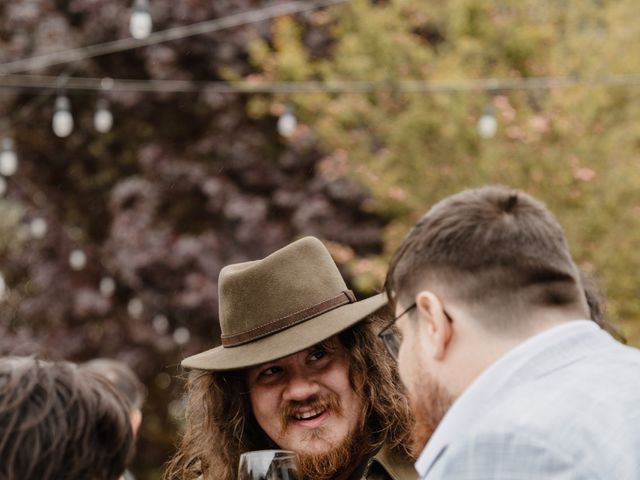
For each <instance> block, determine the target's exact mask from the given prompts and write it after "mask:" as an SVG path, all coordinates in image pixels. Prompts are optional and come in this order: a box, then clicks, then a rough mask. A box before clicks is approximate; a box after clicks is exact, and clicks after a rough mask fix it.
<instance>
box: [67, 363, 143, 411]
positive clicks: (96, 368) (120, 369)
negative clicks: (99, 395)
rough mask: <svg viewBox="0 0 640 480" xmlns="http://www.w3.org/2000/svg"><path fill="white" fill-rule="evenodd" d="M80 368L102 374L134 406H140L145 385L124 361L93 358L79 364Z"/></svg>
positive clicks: (138, 407)
mask: <svg viewBox="0 0 640 480" xmlns="http://www.w3.org/2000/svg"><path fill="white" fill-rule="evenodd" d="M79 367H80V368H81V369H82V370H86V371H88V372H93V373H95V374H98V375H102V376H103V377H105V378H106V379H107V380H109V381H110V382H111V383H112V384H113V385H114V386H115V387H116V389H117V390H118V391H119V392H121V393H122V394H124V396H125V397H127V400H129V403H131V405H132V406H133V407H134V408H137V409H140V408H142V404H143V403H144V400H145V397H146V387H145V386H144V384H143V383H142V382H140V380H139V379H138V376H137V375H136V374H135V373H134V371H133V370H131V368H129V366H127V365H126V364H125V363H123V362H121V361H118V360H113V359H111V358H95V359H93V360H89V361H88V362H85V363H82V364H80V365H79Z"/></svg>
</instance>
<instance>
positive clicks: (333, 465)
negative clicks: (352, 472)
mask: <svg viewBox="0 0 640 480" xmlns="http://www.w3.org/2000/svg"><path fill="white" fill-rule="evenodd" d="M364 436H365V435H364V434H363V432H352V433H350V434H349V435H348V436H347V438H345V439H344V440H343V441H342V442H341V443H340V444H339V445H338V446H336V447H335V448H332V449H331V450H329V451H328V452H326V453H323V454H316V455H305V454H298V457H299V459H300V467H301V470H302V477H303V478H307V479H313V480H331V479H334V478H337V477H338V475H339V474H340V473H347V472H345V470H346V469H347V468H348V467H355V466H356V465H357V463H358V462H359V461H360V459H361V458H363V453H364V452H366V450H367V449H366V448H364V449H363V445H365V443H363V440H364V438H363V437H364Z"/></svg>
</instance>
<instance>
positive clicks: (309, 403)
mask: <svg viewBox="0 0 640 480" xmlns="http://www.w3.org/2000/svg"><path fill="white" fill-rule="evenodd" d="M301 408H309V409H311V410H325V411H328V412H331V413H335V414H336V415H338V416H341V415H342V406H341V405H340V400H339V399H338V395H337V394H335V393H327V394H326V395H323V396H319V395H314V396H312V397H309V398H307V399H305V400H291V401H289V402H287V403H286V404H285V405H284V406H283V407H282V410H281V411H280V425H281V426H282V430H283V431H284V430H286V429H287V427H288V426H289V423H291V422H292V421H293V420H294V415H295V414H296V413H297V412H298V410H300V409H301Z"/></svg>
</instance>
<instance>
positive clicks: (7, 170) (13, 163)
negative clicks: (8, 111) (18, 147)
mask: <svg viewBox="0 0 640 480" xmlns="http://www.w3.org/2000/svg"><path fill="white" fill-rule="evenodd" d="M17 170H18V155H17V154H16V151H15V149H14V148H13V140H12V139H11V138H9V137H5V138H3V139H2V151H1V152H0V174H2V175H4V176H5V177H10V176H11V175H13V174H14V173H16V171H17Z"/></svg>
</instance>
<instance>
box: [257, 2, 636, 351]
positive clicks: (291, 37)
mask: <svg viewBox="0 0 640 480" xmlns="http://www.w3.org/2000/svg"><path fill="white" fill-rule="evenodd" d="M635 8H636V6H635V3H634V2H633V1H631V0H626V1H603V2H540V1H536V0H530V1H529V0H525V1H501V2H484V1H480V0H453V1H450V2H431V1H429V2H427V1H415V0H395V1H378V2H372V1H367V0H354V1H352V2H350V3H349V5H348V6H345V7H335V8H332V9H330V10H327V11H322V12H317V13H316V14H314V15H312V16H311V18H309V19H304V20H300V19H294V18H281V19H279V20H278V21H276V22H275V23H274V29H273V39H272V40H267V39H264V38H258V37H256V38H255V39H254V41H253V42H252V47H251V60H252V62H253V64H254V65H256V66H258V67H259V68H260V69H261V74H260V78H262V79H264V80H275V79H286V80H293V81H302V80H320V81H324V82H331V81H340V80H355V81H363V82H378V85H381V86H382V87H381V88H377V89H375V90H374V91H371V92H368V93H364V94H363V93H341V94H336V93H332V92H325V93H316V94H307V93H305V94H299V95H292V96H291V97H290V99H289V100H290V101H291V102H292V104H294V105H295V107H296V111H297V112H298V116H299V117H300V119H301V122H302V123H303V124H304V125H305V126H307V127H308V128H310V129H311V131H313V132H314V134H315V135H316V138H317V139H318V143H319V145H320V146H321V148H322V149H323V150H324V151H326V152H328V154H327V156H326V158H325V159H324V160H323V163H322V164H321V167H322V168H325V169H326V170H328V171H332V172H348V174H349V175H350V176H352V177H353V178H356V179H358V181H359V182H360V183H361V184H363V185H365V186H366V187H367V189H368V190H369V191H370V192H372V194H373V195H374V198H375V210H376V211H377V212H379V213H381V214H382V215H384V216H386V217H388V218H391V221H390V222H389V223H388V224H387V226H386V227H385V233H384V235H385V237H384V238H385V242H384V243H385V251H384V253H383V254H382V255H380V256H378V257H377V258H373V257H372V258H369V259H367V265H368V266H369V273H371V274H372V276H373V277H374V278H375V280H373V283H376V281H378V282H379V280H380V276H381V275H382V274H383V272H384V266H385V264H386V261H387V259H388V256H389V255H390V253H391V252H393V250H394V248H395V247H396V246H397V245H398V243H399V242H400V241H401V239H402V237H403V236H404V235H405V234H406V232H407V231H408V228H409V227H410V226H411V225H412V224H413V223H415V221H416V220H417V219H418V218H419V217H420V216H421V215H422V214H423V213H424V212H425V211H426V210H427V209H428V207H429V205H431V204H433V203H434V202H435V201H437V200H438V199H440V198H442V197H444V196H446V195H449V194H451V193H454V192H456V191H459V190H461V189H463V188H466V187H472V186H477V185H482V184H487V183H503V184H507V185H510V186H514V187H519V188H523V189H524V190H526V191H528V192H530V193H531V194H533V195H535V196H537V197H538V198H540V199H542V200H543V201H545V202H546V203H547V204H548V206H549V207H550V208H551V209H552V210H553V211H554V212H555V213H556V214H557V216H558V217H559V219H560V221H561V223H562V225H563V226H564V228H565V230H566V233H567V236H568V238H569V241H570V244H571V247H572V251H573V253H574V256H575V258H576V260H577V261H578V263H579V265H580V267H581V268H582V269H584V270H585V271H587V272H589V273H592V274H593V275H595V276H596V277H597V278H598V279H599V281H600V284H601V286H602V287H603V288H604V290H606V292H607V293H608V297H609V309H608V310H609V317H610V318H611V319H612V320H613V321H615V322H619V323H620V324H621V325H622V326H623V329H624V332H625V333H626V334H627V336H628V337H629V338H630V341H631V342H632V343H635V344H636V345H638V344H640V323H639V322H638V318H639V315H640V302H639V301H638V288H639V287H638V280H637V275H636V271H637V270H638V267H640V249H638V246H639V243H640V217H639V216H638V213H639V210H638V209H639V208H640V171H639V167H640V163H639V161H640V149H639V147H640V123H638V118H640V102H639V97H640V89H639V88H638V86H639V81H640V79H639V77H638V72H640V57H638V55H636V53H637V52H636V48H628V47H630V46H637V45H640V25H639V24H638V23H637V22H636V21H635V19H634V17H633V13H632V12H633V11H634V9H635ZM319 39H322V41H320V40H319ZM612 76H613V77H617V78H618V79H620V78H622V79H624V78H627V79H628V81H629V84H627V85H619V84H617V83H616V82H617V81H616V80H613V81H607V80H606V78H607V77H612ZM625 76H627V77H625ZM529 77H538V78H540V77H561V78H566V79H573V81H574V83H575V84H574V85H573V86H561V85H555V86H554V85H553V83H552V85H551V87H550V88H522V87H520V88H518V87H516V88H513V89H510V88H484V89H482V88H474V87H473V85H471V84H470V82H469V81H470V80H474V79H487V78H489V79H506V80H513V81H517V80H518V79H526V78H529ZM402 80H423V81H425V82H430V83H431V84H432V85H433V86H438V85H441V86H443V87H444V88H445V89H446V88H449V89H450V91H440V92H439V91H434V92H432V93H422V92H418V93H415V92H414V93H411V92H407V91H403V90H402V89H401V88H400V85H401V81H402ZM598 82H599V83H598ZM487 85H488V86H489V87H490V84H485V86H487ZM268 101H269V99H261V98H258V97H254V98H253V99H252V100H251V102H252V104H256V105H253V110H254V111H258V112H260V111H265V106H261V105H260V104H261V103H265V102H268ZM355 266H356V267H357V268H355V269H353V270H352V271H353V273H354V274H356V275H359V274H362V273H367V272H362V271H361V270H362V269H361V268H359V267H360V266H361V262H360V263H356V264H355Z"/></svg>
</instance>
